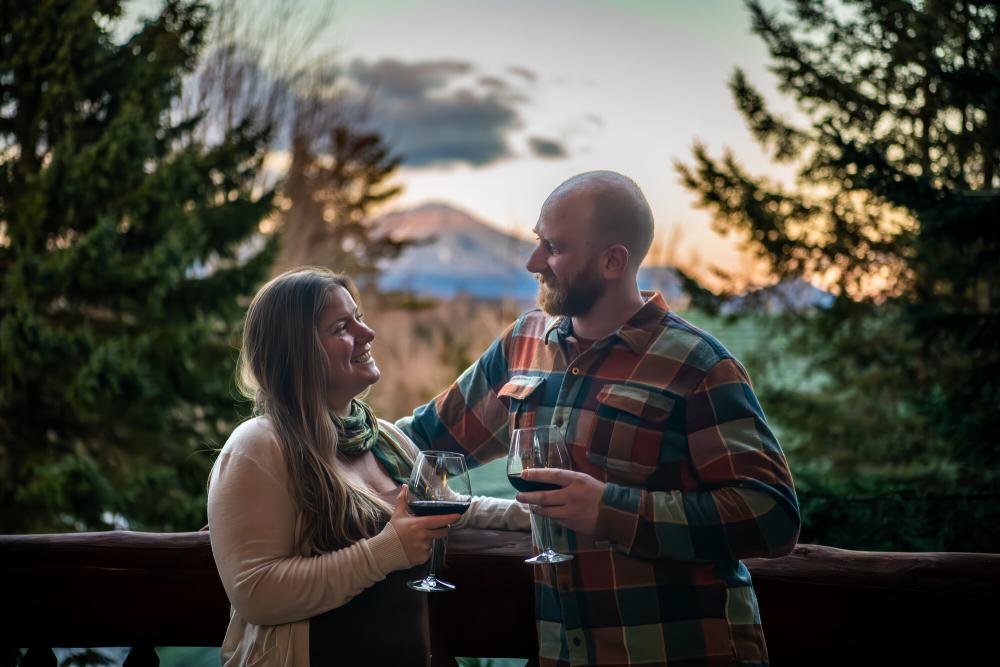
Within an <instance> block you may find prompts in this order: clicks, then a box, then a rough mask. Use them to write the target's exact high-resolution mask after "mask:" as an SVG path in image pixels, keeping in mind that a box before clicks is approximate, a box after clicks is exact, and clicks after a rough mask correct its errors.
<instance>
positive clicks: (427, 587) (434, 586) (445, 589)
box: [406, 579, 455, 593]
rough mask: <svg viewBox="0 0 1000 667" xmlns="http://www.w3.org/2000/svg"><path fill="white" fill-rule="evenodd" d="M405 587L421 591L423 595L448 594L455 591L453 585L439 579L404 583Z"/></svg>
mask: <svg viewBox="0 0 1000 667" xmlns="http://www.w3.org/2000/svg"><path fill="white" fill-rule="evenodd" d="M406 585H407V586H409V587H410V588H412V589H413V590H415V591H423V592H424V593H449V592H451V591H453V590H455V584H450V583H448V582H447V581H441V580H440V579H417V580H416V581H408V582H406Z"/></svg>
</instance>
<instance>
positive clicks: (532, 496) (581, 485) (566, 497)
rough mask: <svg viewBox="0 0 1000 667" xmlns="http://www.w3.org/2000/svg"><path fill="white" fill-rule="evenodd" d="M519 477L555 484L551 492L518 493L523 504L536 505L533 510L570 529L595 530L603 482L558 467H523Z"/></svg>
mask: <svg viewBox="0 0 1000 667" xmlns="http://www.w3.org/2000/svg"><path fill="white" fill-rule="evenodd" d="M521 478H522V479H525V480H528V481H531V482H546V483H549V484H558V485H559V486H561V487H562V488H561V489H556V490H554V491H531V492H527V493H519V494H517V499H518V500H519V501H520V502H522V503H528V504H529V505H535V506H536V508H535V510H534V511H535V513H536V514H540V515H542V516H547V517H550V518H552V519H556V520H557V521H558V522H559V523H561V524H562V525H563V526H565V527H567V528H569V529H570V530H575V531H576V532H578V533H583V534H585V535H594V534H595V532H596V530H597V508H598V507H599V506H600V504H601V498H603V497H604V487H605V486H606V485H605V484H604V482H600V481H598V480H596V479H594V478H593V477H591V476H590V475H587V474H585V473H582V472H576V471H574V470H560V469H558V468H526V469H525V470H523V471H521Z"/></svg>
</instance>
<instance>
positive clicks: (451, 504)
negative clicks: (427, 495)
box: [409, 500, 469, 516]
mask: <svg viewBox="0 0 1000 667" xmlns="http://www.w3.org/2000/svg"><path fill="white" fill-rule="evenodd" d="M409 505H410V511H411V512H413V513H414V514H416V515H417V516H436V515H438V514H465V511H466V510H468V509H469V503H468V502H464V503H463V502H458V501H454V500H411V501H410V503H409Z"/></svg>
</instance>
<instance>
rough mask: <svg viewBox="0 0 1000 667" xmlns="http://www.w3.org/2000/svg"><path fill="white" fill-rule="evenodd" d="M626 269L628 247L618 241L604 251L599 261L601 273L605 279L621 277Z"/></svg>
mask: <svg viewBox="0 0 1000 667" xmlns="http://www.w3.org/2000/svg"><path fill="white" fill-rule="evenodd" d="M626 269H628V248H626V247H625V246H624V245H622V244H620V243H616V244H615V245H613V246H611V247H609V248H608V249H606V250H605V251H604V257H603V261H602V262H601V274H602V275H603V276H604V278H606V279H609V280H610V279H615V278H619V277H621V275H622V274H624V273H625V271H626Z"/></svg>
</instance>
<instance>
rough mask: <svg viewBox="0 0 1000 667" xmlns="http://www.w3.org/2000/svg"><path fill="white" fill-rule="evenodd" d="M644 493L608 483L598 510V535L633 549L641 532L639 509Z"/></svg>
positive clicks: (640, 490)
mask: <svg viewBox="0 0 1000 667" xmlns="http://www.w3.org/2000/svg"><path fill="white" fill-rule="evenodd" d="M644 493H645V491H643V490H642V489H633V488H631V487H628V486H621V485H619V484H612V483H608V484H607V485H606V486H605V488H604V496H603V497H602V498H601V504H600V506H598V508H597V531H596V532H597V534H598V535H600V536H602V537H607V538H608V539H610V540H611V541H612V542H614V543H615V544H618V545H620V546H622V547H624V548H625V549H631V548H632V545H633V544H634V543H635V534H636V532H637V531H638V530H639V508H640V507H642V495H643V494H644Z"/></svg>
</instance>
